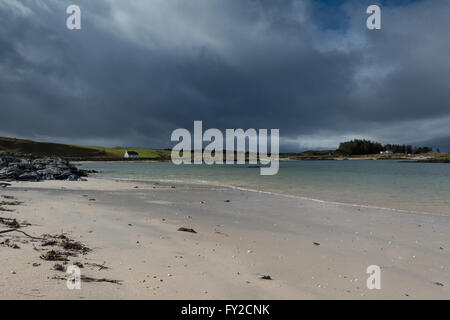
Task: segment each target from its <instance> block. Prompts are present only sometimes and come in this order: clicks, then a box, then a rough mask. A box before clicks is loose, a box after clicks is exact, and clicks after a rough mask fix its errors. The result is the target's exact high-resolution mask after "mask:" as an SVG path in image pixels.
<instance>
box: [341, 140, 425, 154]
mask: <svg viewBox="0 0 450 320" xmlns="http://www.w3.org/2000/svg"><path fill="white" fill-rule="evenodd" d="M337 151H338V152H340V153H343V154H346V155H365V154H378V153H380V152H381V151H392V153H407V154H421V153H428V152H431V151H433V149H432V148H430V147H413V146H411V145H404V144H403V145H400V144H386V145H382V144H381V143H379V142H374V141H370V140H360V139H355V140H352V141H346V142H341V143H340V144H339V148H338V150H337Z"/></svg>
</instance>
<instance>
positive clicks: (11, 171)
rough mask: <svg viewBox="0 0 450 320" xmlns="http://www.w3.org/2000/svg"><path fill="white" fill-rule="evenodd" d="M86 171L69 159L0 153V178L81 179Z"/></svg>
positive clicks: (28, 179) (7, 179)
mask: <svg viewBox="0 0 450 320" xmlns="http://www.w3.org/2000/svg"><path fill="white" fill-rule="evenodd" d="M87 173H88V171H86V170H80V169H78V168H77V167H75V166H73V165H72V164H70V163H69V161H67V160H64V159H61V158H56V157H46V158H38V157H34V156H29V155H21V154H13V153H4V154H1V155H0V180H2V181H14V180H18V181H41V180H71V181H76V180H81V179H82V177H86V176H87Z"/></svg>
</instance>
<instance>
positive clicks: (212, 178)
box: [81, 160, 450, 215]
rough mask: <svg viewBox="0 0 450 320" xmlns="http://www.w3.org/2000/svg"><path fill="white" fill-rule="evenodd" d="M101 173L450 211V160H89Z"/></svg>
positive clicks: (449, 213) (84, 166) (432, 211)
mask: <svg viewBox="0 0 450 320" xmlns="http://www.w3.org/2000/svg"><path fill="white" fill-rule="evenodd" d="M81 167H82V168H84V169H95V170H98V171H101V173H100V174H98V175H97V176H98V177H105V178H120V179H136V180H147V181H155V180H159V181H161V180H166V181H167V180H168V181H183V182H194V183H211V184H220V185H229V186H234V187H241V188H246V189H252V190H259V191H267V192H275V193H282V194H289V195H294V196H301V197H307V198H312V199H319V200H325V201H333V202H342V203H350V204H358V205H369V206H379V207H388V208H394V209H401V210H407V211H418V212H429V213H439V214H445V215H450V165H449V164H446V163H413V162H399V161H397V160H349V161H282V162H280V171H279V173H278V174H277V175H275V176H261V175H260V174H259V173H260V171H259V169H257V168H248V167H247V166H244V165H213V166H208V165H181V166H176V165H174V164H172V163H170V162H161V163H158V162H156V163H148V162H134V163H129V162H109V163H104V162H99V163H85V164H82V165H81Z"/></svg>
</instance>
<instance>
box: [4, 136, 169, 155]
mask: <svg viewBox="0 0 450 320" xmlns="http://www.w3.org/2000/svg"><path fill="white" fill-rule="evenodd" d="M125 150H133V151H137V152H138V153H139V157H140V158H141V159H153V160H167V159H170V151H168V150H158V149H144V148H125V147H123V148H122V147H121V148H103V147H95V146H76V145H68V144H60V143H51V142H36V141H31V140H24V139H15V138H5V137H0V153H4V152H14V153H24V154H33V155H36V156H58V157H63V158H70V159H80V160H119V159H123V154H124V153H125Z"/></svg>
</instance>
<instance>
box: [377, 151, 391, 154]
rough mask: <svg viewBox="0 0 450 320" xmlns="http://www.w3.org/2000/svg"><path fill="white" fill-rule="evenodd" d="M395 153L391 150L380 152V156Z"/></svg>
mask: <svg viewBox="0 0 450 320" xmlns="http://www.w3.org/2000/svg"><path fill="white" fill-rule="evenodd" d="M392 153H393V152H392V151H391V150H386V151H380V154H392Z"/></svg>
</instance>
